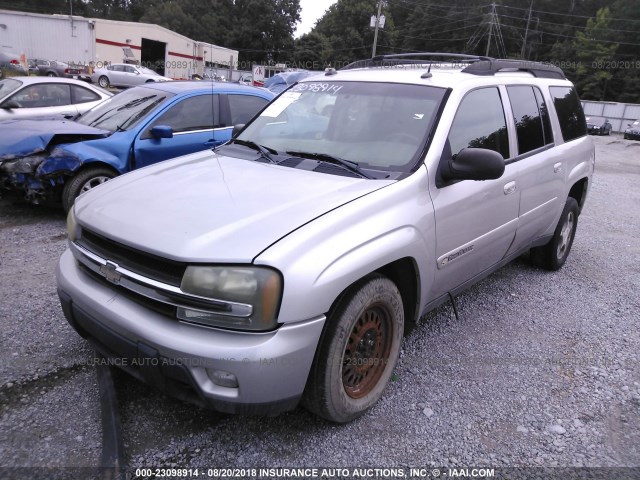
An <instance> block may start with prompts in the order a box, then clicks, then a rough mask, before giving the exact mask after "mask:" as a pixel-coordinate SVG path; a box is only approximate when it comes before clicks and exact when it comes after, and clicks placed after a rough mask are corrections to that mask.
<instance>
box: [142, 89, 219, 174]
mask: <svg viewBox="0 0 640 480" xmlns="http://www.w3.org/2000/svg"><path fill="white" fill-rule="evenodd" d="M159 125H164V126H169V127H171V128H172V129H173V138H154V137H153V136H152V135H151V129H152V128H153V127H154V126H159ZM230 130H231V129H230V128H229V127H223V126H222V125H221V122H220V96H219V95H217V94H203V95H194V96H191V97H186V98H181V99H179V100H178V101H176V102H174V103H173V104H171V105H170V106H169V107H168V108H167V109H165V110H163V111H162V112H160V113H159V114H158V115H156V117H155V118H154V119H152V120H151V121H150V122H149V123H148V124H147V125H146V126H145V127H144V128H143V129H142V130H141V132H140V133H139V134H138V137H137V138H136V141H135V144H134V163H135V168H140V167H144V166H146V165H151V164H152V163H156V162H160V161H162V160H167V159H169V158H175V157H179V156H181V155H186V154H188V153H194V152H199V151H201V150H206V149H210V148H213V147H215V146H217V145H220V144H222V143H224V142H225V141H226V140H227V139H228V138H227V137H228V135H227V131H230ZM229 135H230V134H229Z"/></svg>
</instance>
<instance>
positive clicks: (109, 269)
mask: <svg viewBox="0 0 640 480" xmlns="http://www.w3.org/2000/svg"><path fill="white" fill-rule="evenodd" d="M117 269H118V264H117V263H113V262H110V261H108V260H107V264H106V265H101V266H100V273H101V274H102V276H104V278H105V279H106V280H107V282H109V283H113V284H114V285H118V284H119V283H120V278H122V275H120V273H118V271H117Z"/></svg>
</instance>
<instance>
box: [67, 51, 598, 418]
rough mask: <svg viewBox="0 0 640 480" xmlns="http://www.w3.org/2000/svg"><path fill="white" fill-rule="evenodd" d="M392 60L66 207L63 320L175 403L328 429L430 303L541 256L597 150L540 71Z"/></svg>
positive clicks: (570, 218) (375, 386)
mask: <svg viewBox="0 0 640 480" xmlns="http://www.w3.org/2000/svg"><path fill="white" fill-rule="evenodd" d="M411 55H413V57H407V56H406V55H389V56H384V57H378V58H377V59H375V60H368V61H363V62H361V63H358V64H355V65H352V66H350V67H348V68H345V69H342V70H340V71H335V70H328V71H327V72H326V73H325V74H324V75H323V76H322V77H318V76H314V77H309V78H306V79H304V80H302V81H300V82H299V83H298V84H296V85H294V86H293V87H291V88H290V89H289V90H287V91H286V92H284V93H282V94H281V95H280V96H278V97H277V98H276V99H275V100H273V102H272V103H271V104H270V105H269V106H268V107H267V108H265V109H264V110H262V112H261V113H260V115H259V116H257V117H255V118H254V119H253V120H252V121H251V122H250V123H249V124H248V125H246V126H245V128H244V129H243V130H242V131H241V132H240V133H239V134H238V135H237V136H236V137H234V139H233V140H232V141H230V142H229V143H228V144H226V145H224V146H222V147H220V148H218V149H216V151H215V152H210V151H205V152H200V153H197V154H193V155H187V156H185V157H182V158H179V159H175V160H172V161H169V162H165V163H162V164H159V165H155V166H152V167H149V168H148V169H145V170H144V171H138V172H133V173H131V174H129V175H126V176H124V177H122V178H118V179H115V180H113V181H111V182H108V183H107V184H106V185H104V186H103V187H101V188H99V189H96V190H95V191H92V192H89V193H88V194H86V195H83V196H82V197H81V198H79V199H78V201H77V202H76V204H75V206H74V208H73V209H72V210H71V212H70V213H69V217H68V236H69V240H70V242H69V250H68V251H67V252H66V253H64V254H63V256H62V257H61V259H60V263H59V266H58V272H57V279H58V292H59V295H60V299H61V304H62V308H63V311H64V313H65V316H66V317H67V319H68V321H69V323H70V324H71V325H72V326H73V327H74V328H75V329H76V330H77V331H78V332H79V333H80V334H81V335H82V336H83V337H84V338H87V339H89V340H90V341H91V343H92V345H94V346H95V348H96V349H97V350H98V351H100V352H102V353H103V354H104V355H106V356H107V357H110V358H117V359H119V360H120V361H119V362H117V365H118V366H119V367H121V368H123V369H124V370H126V371H128V372H130V373H131V374H132V375H133V376H135V377H136V378H138V379H140V380H143V381H145V382H148V383H149V384H151V385H152V386H154V387H156V388H158V389H160V390H162V391H164V392H167V393H171V394H174V395H176V396H178V397H179V398H181V399H183V400H188V401H192V402H194V403H196V404H198V405H204V406H208V407H211V408H213V409H216V410H219V411H223V412H227V413H263V414H270V415H273V414H276V413H278V412H282V411H286V410H290V409H292V408H294V407H295V406H296V405H297V404H298V403H299V402H300V401H302V404H303V405H304V406H306V407H307V408H308V409H309V410H311V411H312V412H314V413H316V414H317V415H319V416H321V417H323V418H326V419H328V420H330V421H334V422H348V421H350V420H353V419H354V418H356V417H358V416H359V415H362V414H363V413H364V412H365V411H366V410H367V409H368V408H370V407H371V406H372V405H374V404H375V403H376V401H378V399H380V398H381V396H382V395H383V393H384V390H385V387H386V385H387V384H388V382H389V381H390V379H391V378H392V375H393V371H394V368H395V366H396V363H397V360H398V357H399V354H400V350H401V345H402V337H403V333H404V332H405V330H410V327H411V326H412V325H415V323H416V322H417V320H418V319H420V318H421V317H422V316H423V315H424V314H425V313H426V312H428V311H429V310H430V309H432V308H435V307H436V306H437V305H440V304H442V303H443V302H446V301H455V300H452V299H454V295H456V294H458V293H459V292H461V291H462V290H464V289H465V288H467V287H469V286H470V285H472V284H473V283H475V282H477V281H479V280H480V279H482V278H484V277H485V276H487V275H489V274H490V273H491V272H493V271H495V270H497V269H498V268H500V267H501V266H503V265H505V264H506V263H507V262H509V261H510V260H512V259H514V258H517V257H519V256H521V255H522V254H523V253H526V252H530V258H531V260H532V261H533V263H535V264H536V265H539V266H542V267H544V268H547V269H550V270H557V269H559V268H561V267H562V265H563V264H564V263H565V261H566V260H567V258H568V255H569V252H570V250H571V245H572V242H573V238H574V235H575V232H576V227H577V224H578V218H579V215H580V212H581V211H582V208H583V206H584V203H585V199H586V197H587V192H588V188H589V185H590V183H591V177H592V173H593V170H594V162H595V152H594V145H593V141H592V139H591V138H589V137H588V136H587V127H586V122H585V118H584V113H583V111H582V106H581V104H580V99H579V98H578V95H577V94H576V91H575V89H574V86H573V85H572V84H571V82H570V81H568V80H567V79H566V78H565V76H564V74H563V72H562V71H561V70H560V69H559V68H557V67H554V66H551V65H547V64H540V63H535V62H528V61H527V62H525V61H515V60H498V59H487V58H485V57H480V58H478V57H471V56H468V55H467V56H454V55H452V54H439V55H438V56H434V54H433V53H431V54H423V55H419V54H411ZM435 58H442V59H443V60H444V61H445V62H446V63H445V65H444V67H443V68H439V65H440V64H439V63H438V62H437V61H436V60H434V59H435ZM450 58H453V60H454V61H455V63H454V64H453V65H452V64H451V60H450ZM426 59H430V60H426ZM403 62H404V63H403ZM426 63H429V65H427V64H426ZM329 105H332V108H327V107H328V106H329ZM323 112H324V113H323ZM548 281H550V282H553V283H558V282H559V281H561V277H549V278H548ZM564 287H565V290H570V288H571V285H570V284H567V285H565V286H564ZM554 288H557V286H555V287H554ZM531 294H532V295H536V294H537V293H535V292H531ZM454 306H455V305H454ZM129 359H131V360H132V359H137V361H140V359H144V364H145V367H144V368H136V366H135V365H132V363H131V361H130V360H129ZM123 360H126V361H123ZM147 365H148V367H147Z"/></svg>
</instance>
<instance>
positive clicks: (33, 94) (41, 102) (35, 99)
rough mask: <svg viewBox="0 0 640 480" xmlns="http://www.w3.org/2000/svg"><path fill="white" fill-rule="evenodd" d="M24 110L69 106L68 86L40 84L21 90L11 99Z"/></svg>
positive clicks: (69, 94)
mask: <svg viewBox="0 0 640 480" xmlns="http://www.w3.org/2000/svg"><path fill="white" fill-rule="evenodd" d="M11 100H12V101H14V102H17V103H18V104H19V105H20V106H22V107H24V108H42V107H57V106H62V105H69V104H71V91H70V90H69V85H65V84H55V83H40V84H35V85H30V86H28V87H25V88H23V89H22V90H20V91H19V92H18V93H16V94H14V95H13V96H12V97H11Z"/></svg>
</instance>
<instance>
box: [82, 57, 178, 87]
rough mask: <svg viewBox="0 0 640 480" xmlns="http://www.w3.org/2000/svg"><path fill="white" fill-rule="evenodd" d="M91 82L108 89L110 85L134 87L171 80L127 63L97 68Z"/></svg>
mask: <svg viewBox="0 0 640 480" xmlns="http://www.w3.org/2000/svg"><path fill="white" fill-rule="evenodd" d="M91 81H92V82H93V83H97V84H98V85H100V86H101V87H102V88H108V87H109V86H111V85H113V86H114V87H135V86H137V85H142V84H143V83H151V82H167V81H171V79H170V78H168V77H163V76H162V75H158V74H157V73H156V72H154V71H153V70H151V69H149V68H146V67H137V66H136V65H129V64H127V63H112V64H111V65H109V66H108V67H106V68H98V69H97V70H96V71H95V72H94V73H93V75H91Z"/></svg>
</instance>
